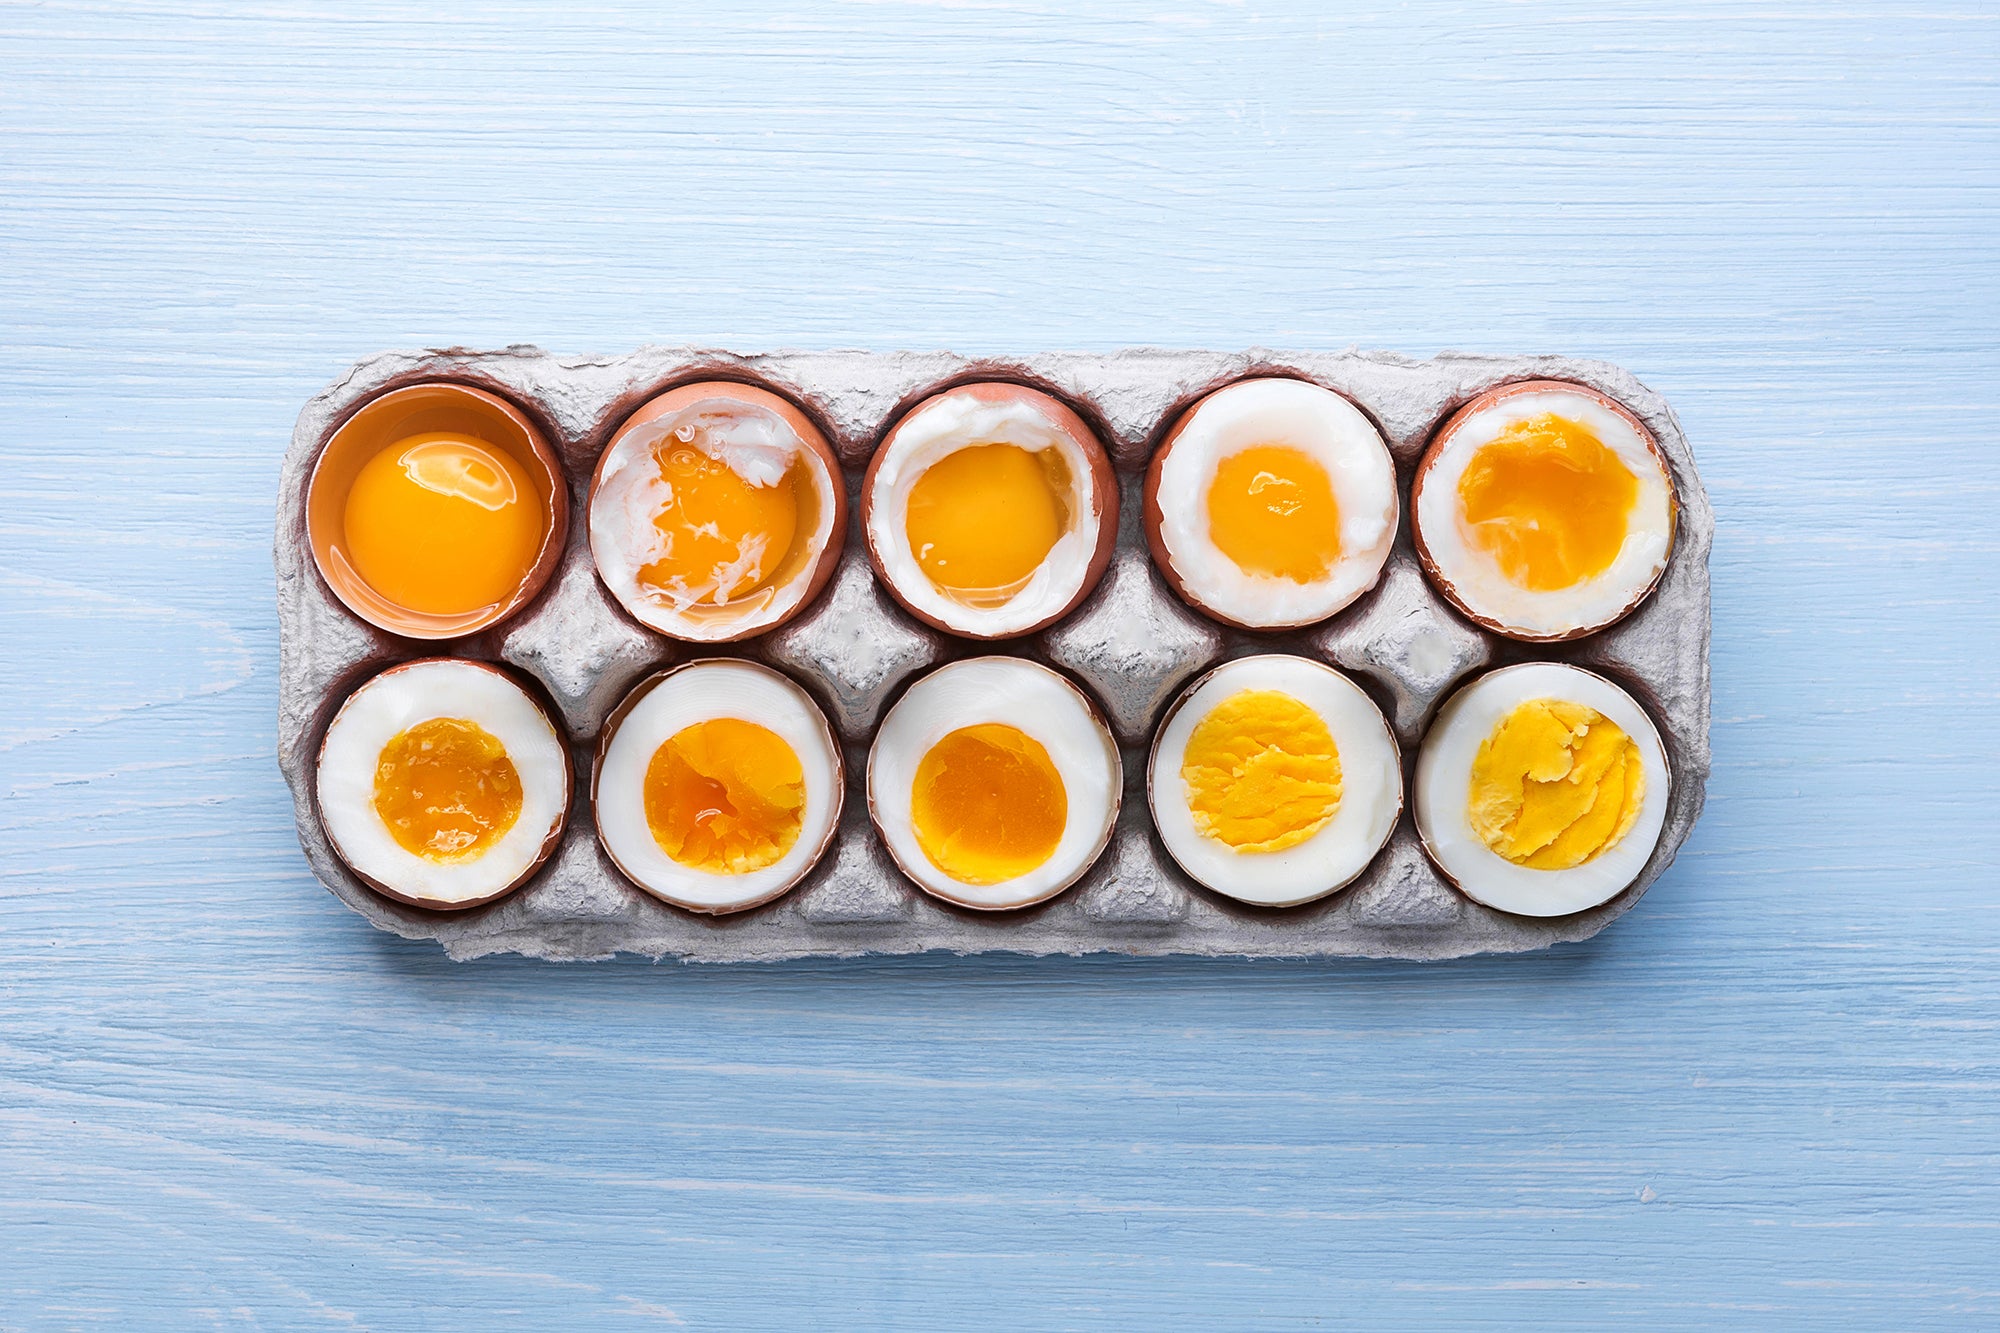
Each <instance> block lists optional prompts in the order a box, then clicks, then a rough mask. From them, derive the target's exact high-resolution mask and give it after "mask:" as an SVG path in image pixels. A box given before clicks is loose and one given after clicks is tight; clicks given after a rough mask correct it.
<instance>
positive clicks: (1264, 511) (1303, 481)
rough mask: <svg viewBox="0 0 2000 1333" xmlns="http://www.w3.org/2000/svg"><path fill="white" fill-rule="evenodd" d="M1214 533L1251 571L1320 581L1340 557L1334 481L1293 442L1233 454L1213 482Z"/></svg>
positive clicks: (1211, 533)
mask: <svg viewBox="0 0 2000 1333" xmlns="http://www.w3.org/2000/svg"><path fill="white" fill-rule="evenodd" d="M1208 534H1209V539H1210V540H1211V541H1213V542H1214V543H1215V544H1216V546H1217V547H1218V548H1219V549H1220V550H1221V551H1222V553H1223V554H1224V555H1226V556H1228V557H1229V558H1230V559H1231V560H1234V561H1235V562H1236V564H1237V566H1238V567H1239V568H1240V569H1242V570H1243V572H1244V573H1246V574H1262V575H1264V576H1265V577H1267V578H1279V579H1290V580H1291V581H1292V582H1294V583H1316V582H1318V581H1319V580H1320V579H1323V578H1325V577H1326V572H1327V571H1328V570H1329V569H1331V568H1333V562H1334V561H1336V560H1338V559H1339V558H1340V506H1339V505H1338V504H1336V503H1335V501H1334V498H1333V480H1332V478H1330V477H1328V476H1327V473H1326V469H1325V468H1323V467H1321V466H1320V465H1319V462H1318V461H1317V460H1316V459H1314V458H1313V457H1312V456H1311V455H1309V454H1307V453H1306V452H1305V451H1304V450H1302V449H1294V448H1292V447H1291V446H1290V445H1284V444H1260V445H1255V446H1253V447H1251V448H1249V449H1244V450H1242V451H1240V452H1238V453H1233V454H1231V455H1229V457H1227V458H1225V459H1223V460H1222V462H1221V463H1220V464H1218V465H1217V466H1216V469H1215V480H1214V481H1212V482H1210V483H1209V484H1208Z"/></svg>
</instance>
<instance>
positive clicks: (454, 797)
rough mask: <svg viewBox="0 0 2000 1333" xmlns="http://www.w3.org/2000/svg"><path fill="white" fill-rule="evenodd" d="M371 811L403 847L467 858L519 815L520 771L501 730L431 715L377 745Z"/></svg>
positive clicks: (436, 857)
mask: <svg viewBox="0 0 2000 1333" xmlns="http://www.w3.org/2000/svg"><path fill="white" fill-rule="evenodd" d="M375 813H376V814H377V815H379V816H381V819H382V822H383V823H384V824H385V825H387V826H388V829H389V836H390V837H392V838H394V839H395V840H396V843H397V845H398V846H400V847H402V849H403V850H404V851H407V852H412V853H414V854H415V855H417V856H421V857H423V858H425V859H426V860H430V861H440V862H456V861H470V860H473V859H475V858H477V857H479V856H481V855H484V854H485V852H486V851H487V849H488V848H490V847H492V845H493V844H494V843H496V842H498V841H499V840H500V839H501V838H502V837H504V836H506V833H507V830H508V829H510V828H513V827H514V821H515V820H517V819H519V818H520V817H521V775H520V774H519V773H517V772H516V771H515V769H514V761H513V760H512V759H509V758H508V757H507V747H506V746H505V745H502V744H501V743H500V738H499V737H497V736H495V735H494V734H493V733H492V732H490V731H488V730H486V728H484V727H482V726H480V725H479V724H478V723H477V722H472V721H469V720H467V719H465V718H462V717H434V718H429V719H426V720H425V721H422V722H419V723H417V724H416V725H415V726H412V727H409V728H407V729H405V730H403V731H400V732H398V733H397V734H396V735H394V736H392V737H390V739H389V743H388V744H387V745H384V746H383V747H382V753H381V756H380V757H379V758H378V759H377V760H376V761H375Z"/></svg>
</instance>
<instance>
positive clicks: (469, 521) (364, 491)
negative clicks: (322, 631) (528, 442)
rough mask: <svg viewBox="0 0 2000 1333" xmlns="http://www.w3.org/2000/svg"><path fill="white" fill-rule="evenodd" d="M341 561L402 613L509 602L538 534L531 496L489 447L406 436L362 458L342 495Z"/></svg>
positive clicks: (511, 461)
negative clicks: (348, 563)
mask: <svg viewBox="0 0 2000 1333" xmlns="http://www.w3.org/2000/svg"><path fill="white" fill-rule="evenodd" d="M344 524H345V530H346V537H347V541H346V546H347V558H348V559H349V561H351V562H352V563H353V565H354V571H355V573H357V574H359V575H360V576H361V577H362V579H363V580H365V581H366V582H367V584H368V586H369V587H371V588H373V589H374V590H375V591H376V592H377V593H379V594H381V595H382V596H383V597H385V598H387V599H388V600H389V601H391V602H394V603H395V604H396V605H397V606H400V607H403V608H404V609H405V610H409V611H417V612H421V613H423V614H425V615H434V616H459V615H468V614H470V613H472V612H475V611H482V610H484V609H486V608H487V607H490V606H493V605H494V604H496V603H498V602H503V601H505V600H506V599H507V598H508V597H510V596H512V595H513V593H514V590H515V589H517V588H519V587H520V586H521V583H522V581H523V580H525V579H526V578H527V577H528V572H529V571H530V570H532V569H533V568H534V566H535V557H536V555H537V554H538V553H539V552H540V550H541V546H542V534H543V532H544V531H545V530H546V528H547V526H548V514H547V512H546V505H545V503H544V501H543V499H542V495H541V492H540V491H538V490H536V489H535V483H534V481H533V480H532V479H531V478H530V477H529V476H528V471H527V469H526V468H524V467H522V466H521V464H520V463H519V462H518V461H517V460H516V459H515V457H514V455H513V454H511V453H509V452H508V451H507V450H505V449H502V448H500V447H499V446H498V445H492V444H487V443H486V442H485V441H483V440H475V439H473V438H471V437H470V436H466V435H444V434H431V435H412V436H410V437H409V438H407V439H403V440H398V441H397V442H396V443H394V444H392V445H390V446H389V447H388V448H386V449H384V450H382V451H381V452H380V453H378V454H376V455H375V456H374V457H373V458H371V459H369V460H368V462H367V463H366V464H364V465H363V466H362V468H361V471H360V472H358V473H356V474H355V477H354V484H353V486H351V487H350V488H349V489H348V492H347V509H346V513H345V517H344Z"/></svg>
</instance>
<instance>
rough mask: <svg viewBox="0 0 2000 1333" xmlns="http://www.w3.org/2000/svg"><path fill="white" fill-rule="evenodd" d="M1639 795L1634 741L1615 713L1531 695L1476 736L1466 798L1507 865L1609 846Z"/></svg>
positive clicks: (1551, 865) (1592, 854) (1563, 859)
mask: <svg viewBox="0 0 2000 1333" xmlns="http://www.w3.org/2000/svg"><path fill="white" fill-rule="evenodd" d="M1645 798H1646V772H1645V769H1644V768H1643V767H1642V766H1641V765H1640V762H1639V747H1638V746H1636V745H1634V744H1633V743H1632V740H1631V738H1630V737H1628V736H1627V735H1626V734H1625V733H1624V732H1623V731H1622V730H1620V729H1619V726H1618V724H1617V723H1615V722H1613V721H1611V720H1610V719H1609V718H1607V717H1605V716H1604V715H1603V714H1602V713H1600V712H1598V711H1597V710H1596V709H1594V708H1587V707H1585V706H1584V705H1582V704H1573V703H1565V702H1564V701H1562V700H1560V699H1531V700H1529V701H1528V702H1527V703H1524V704H1522V705H1520V706H1519V707H1517V708H1516V709H1515V710H1514V711H1513V712H1511V713H1509V714H1508V715H1507V717H1506V719H1505V720H1504V721H1503V722H1501V724H1500V725H1499V726H1498V727H1497V728H1495V730H1494V732H1493V734H1492V735H1491V736H1489V737H1487V738H1486V740H1485V741H1484V742H1483V743H1482V744H1481V745H1480V747H1479V753H1478V755H1477V756H1475V757H1474V758H1473V761H1472V791H1471V794H1470V796H1469V797H1468V798H1467V799H1468V800H1469V801H1470V803H1471V804H1470V806H1469V809H1468V813H1469V814H1470V815H1471V818H1472V827H1473V830H1474V831H1475V832H1477V833H1478V834H1479V836H1480V838H1481V839H1483V840H1484V841H1485V843H1486V845H1487V846H1488V847H1491V848H1492V849H1493V850H1494V851H1496V852H1498V853H1499V854H1500V855H1502V856H1504V857H1506V858H1507V859H1508V860H1509V861H1512V862H1513V863H1514V864H1515V865H1523V866H1532V867H1533V868H1534V869H1536V870H1566V869H1568V868H1569V867H1570V866H1577V865H1582V864H1583V863H1584V862H1586V861H1590V860H1593V859H1595V858H1596V857H1599V856H1601V855H1603V854H1604V853H1605V852H1607V851H1609V850H1611V848H1613V847H1615V846H1617V844H1618V840H1619V839H1620V838H1622V837H1624V836H1625V833H1626V830H1628V829H1630V828H1631V827H1632V822H1633V821H1634V820H1636V819H1637V818H1638V817H1639V807H1640V806H1641V805H1642V804H1643V803H1644V802H1645Z"/></svg>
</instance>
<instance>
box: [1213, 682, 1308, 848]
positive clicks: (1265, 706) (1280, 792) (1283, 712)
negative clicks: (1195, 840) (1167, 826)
mask: <svg viewBox="0 0 2000 1333" xmlns="http://www.w3.org/2000/svg"><path fill="white" fill-rule="evenodd" d="M1181 780H1182V781H1183V782H1185V783H1187V789H1188V812H1189V813H1190V814H1192V815H1193V816H1194V826H1195V828H1197V829H1199V830H1200V831H1201V832H1202V833H1205V834H1207V835H1208V836H1209V837H1211V838H1214V839H1215V840H1216V841H1217V842H1220V843H1222V844H1223V845H1224V846H1227V847H1230V848H1233V849H1234V850H1236V851H1239V852H1280V851H1283V850H1284V849H1285V848H1287V847H1296V846H1298V845H1299V844H1300V843H1302V842H1304V841H1305V840H1306V839H1307V838H1310V837H1311V836H1312V835H1313V834H1315V833H1317V832H1319V831H1320V830H1321V829H1323V828H1325V827H1326V825H1327V823H1328V821H1330V820H1331V819H1332V818H1333V815H1334V811H1336V810H1338V809H1339V808H1340V751H1339V750H1338V749H1337V748H1336V747H1335V746H1334V743H1333V733H1332V732H1330V731H1328V730H1327V726H1326V722H1325V720H1324V719H1323V718H1321V717H1320V715H1319V714H1318V713H1315V712H1314V711H1313V710H1312V709H1310V708H1308V707H1306V706H1305V705H1304V704H1302V703H1300V702H1299V701H1298V700H1297V699H1294V698H1293V697H1292V696H1291V695H1289V694H1282V693H1280V692H1278V691H1277V690H1242V691H1240V692H1238V693H1236V694H1232V695H1231V696H1229V697H1228V698H1227V699H1224V700H1223V701H1222V702H1221V703H1219V704H1217V705H1216V706H1215V707H1214V708H1213V709H1211V710H1210V711H1209V714H1208V716H1207V717H1204V718H1203V719H1202V720H1201V721H1200V722H1197V723H1196V724H1195V728H1194V730H1193V731H1192V732H1190V733H1189V734H1188V742H1187V749H1186V750H1185V751H1183V752H1182V755H1181Z"/></svg>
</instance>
